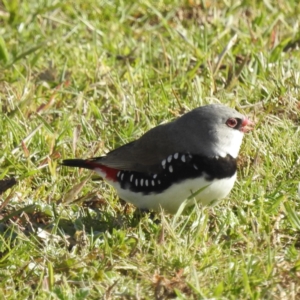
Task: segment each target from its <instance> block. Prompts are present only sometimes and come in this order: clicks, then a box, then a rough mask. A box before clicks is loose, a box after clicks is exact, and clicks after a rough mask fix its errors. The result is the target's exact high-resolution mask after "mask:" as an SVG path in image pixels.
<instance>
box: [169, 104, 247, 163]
mask: <svg viewBox="0 0 300 300" xmlns="http://www.w3.org/2000/svg"><path fill="white" fill-rule="evenodd" d="M173 125H174V128H173V129H175V130H176V128H178V132H179V133H180V137H178V138H180V139H181V140H182V143H186V144H187V145H188V149H191V150H192V151H193V152H197V153H201V154H204V155H209V156H216V155H217V156H223V157H224V156H226V155H227V154H230V155H231V156H232V157H234V158H236V157H237V155H238V153H239V149H240V146H241V143H242V139H243V135H244V132H247V131H248V130H250V128H249V126H251V125H253V123H252V122H251V121H249V120H248V119H247V118H246V117H245V116H244V115H242V114H240V113H239V112H237V111H236V110H234V109H232V108H229V107H227V106H224V105H221V104H211V105H206V106H202V107H198V108H196V109H194V110H192V111H190V112H189V113H187V114H185V115H183V116H182V117H181V118H179V119H177V120H176V121H175V122H174V124H173ZM180 128H184V130H180Z"/></svg>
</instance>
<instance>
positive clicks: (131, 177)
mask: <svg viewBox="0 0 300 300" xmlns="http://www.w3.org/2000/svg"><path fill="white" fill-rule="evenodd" d="M132 179H133V174H131V176H130V182H132Z"/></svg>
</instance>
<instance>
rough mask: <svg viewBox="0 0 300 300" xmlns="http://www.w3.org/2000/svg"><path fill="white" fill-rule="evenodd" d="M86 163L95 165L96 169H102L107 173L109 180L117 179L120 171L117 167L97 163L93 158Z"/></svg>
mask: <svg viewBox="0 0 300 300" xmlns="http://www.w3.org/2000/svg"><path fill="white" fill-rule="evenodd" d="M86 163H87V164H89V165H91V166H93V167H94V168H95V169H96V168H97V169H101V171H103V172H104V173H105V177H106V179H108V180H112V181H117V174H118V172H119V170H117V169H113V168H110V167H107V166H104V165H101V164H97V163H95V162H93V161H91V160H86Z"/></svg>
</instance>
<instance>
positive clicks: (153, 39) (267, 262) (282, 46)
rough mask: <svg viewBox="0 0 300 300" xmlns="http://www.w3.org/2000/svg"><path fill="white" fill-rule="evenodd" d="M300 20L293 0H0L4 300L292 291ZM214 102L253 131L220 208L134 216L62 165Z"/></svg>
mask: <svg viewBox="0 0 300 300" xmlns="http://www.w3.org/2000/svg"><path fill="white" fill-rule="evenodd" d="M299 14H300V5H299V4H298V1H296V0H294V1H293V0H290V1H286V2H280V1H272V0H271V1H264V2H263V1H232V2H230V1H200V0H199V1H197V0H195V1H179V0H175V1H167V0H166V1H139V0H138V1H129V0H128V1H127V0H124V1H111V0H108V1H95V0H85V1H81V0H74V1H56V0H54V1H53V0H51V1H50V0H48V1H47V0H43V1H42V0H37V1H36V0H35V1H33V0H28V1H20V0H12V1H10V0H2V1H1V2H0V24H1V26H0V68H1V72H0V113H1V118H0V153H1V155H0V180H1V179H4V178H9V177H16V178H17V180H18V184H17V185H16V186H14V187H13V188H12V189H10V190H8V191H6V192H5V193H4V194H2V195H1V203H2V206H1V210H0V218H1V220H0V231H1V236H0V299H100V298H103V299H175V298H176V299H207V298H215V299H298V298H299V297H300V283H299V282H300V280H299V277H300V273H299V272H300V255H299V248H300V243H299V238H300V234H299V233H300V216H299V213H298V212H299V208H300V207H299V206H300V204H299V197H300V195H299V192H298V185H299V181H300V161H299V157H300V134H299V132H300V131H299V124H300V102H299V100H298V99H299V93H300V72H299V70H300V51H299V43H300V42H299V41H300V35H299ZM235 34H236V35H237V38H236V41H235V43H233V44H232V45H231V46H232V47H227V46H228V44H230V41H231V40H232V41H233V42H234V35H235ZM229 46H230V45H229ZM226 47H227V48H226ZM224 49H226V51H225V53H223V55H222V56H221V53H222V51H223V50H224ZM218 57H219V58H221V59H220V60H219V63H217V60H218ZM215 102H221V103H224V104H226V105H228V106H231V107H235V108H236V109H238V110H239V111H241V112H243V113H245V114H247V115H248V116H249V117H250V118H252V119H254V120H255V121H256V123H257V125H256V129H255V131H253V132H252V133H251V134H248V135H247V136H246V137H245V139H244V143H243V146H242V149H241V153H240V163H239V175H238V182H237V183H236V185H235V187H234V190H233V191H232V192H231V194H230V196H229V197H228V198H227V199H226V200H224V201H223V202H221V204H219V205H218V206H216V207H214V208H199V207H195V208H194V209H192V210H191V211H189V213H188V214H184V215H178V216H170V215H163V214H161V215H158V216H157V219H159V220H161V222H157V221H155V220H152V219H151V218H150V217H149V216H143V217H141V218H140V219H139V218H138V216H136V215H135V214H134V207H132V206H130V205H125V204H124V203H121V202H120V201H119V200H118V197H117V195H116V194H115V192H114V190H113V189H112V188H111V187H110V186H108V185H107V184H105V183H104V182H103V181H99V180H97V178H95V177H94V176H92V177H89V172H88V171H86V170H81V169H80V170H74V169H69V168H62V167H61V166H60V165H59V161H60V160H61V159H63V158H73V157H84V158H87V157H91V156H94V155H99V156H100V155H102V154H104V153H106V152H107V151H109V150H112V149H114V148H115V147H117V146H120V145H122V144H124V143H126V142H129V141H131V140H133V139H135V138H137V137H139V136H141V135H142V134H143V133H144V132H146V131H147V130H149V129H150V128H152V127H154V126H155V125H157V124H160V123H162V122H165V121H169V120H171V119H173V118H175V117H177V116H179V115H180V114H181V113H183V112H185V111H188V110H190V109H192V108H194V107H197V106H201V105H204V104H207V103H215ZM1 203H0V204H1Z"/></svg>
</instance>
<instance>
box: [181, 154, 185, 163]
mask: <svg viewBox="0 0 300 300" xmlns="http://www.w3.org/2000/svg"><path fill="white" fill-rule="evenodd" d="M181 160H182V162H185V155H184V154H183V155H182V156H181Z"/></svg>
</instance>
